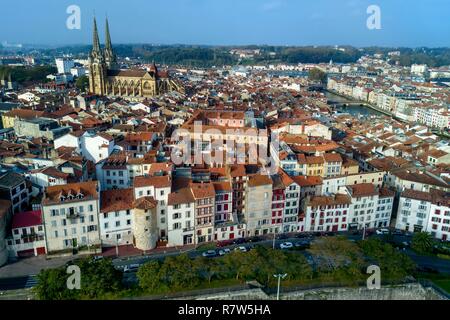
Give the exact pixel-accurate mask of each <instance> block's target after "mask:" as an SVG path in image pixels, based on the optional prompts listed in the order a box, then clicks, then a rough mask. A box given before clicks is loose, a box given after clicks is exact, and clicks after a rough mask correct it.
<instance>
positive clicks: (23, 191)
mask: <svg viewBox="0 0 450 320" xmlns="http://www.w3.org/2000/svg"><path fill="white" fill-rule="evenodd" d="M0 199H4V200H9V201H11V203H12V212H13V213H17V212H22V211H25V210H27V209H28V205H29V202H30V192H29V190H28V186H27V181H26V180H25V178H24V177H23V176H22V175H20V174H18V173H15V172H12V171H8V172H6V173H3V174H0Z"/></svg>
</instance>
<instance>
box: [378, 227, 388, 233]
mask: <svg viewBox="0 0 450 320" xmlns="http://www.w3.org/2000/svg"><path fill="white" fill-rule="evenodd" d="M375 232H376V233H377V234H389V229H386V228H383V229H378V230H377V231H375Z"/></svg>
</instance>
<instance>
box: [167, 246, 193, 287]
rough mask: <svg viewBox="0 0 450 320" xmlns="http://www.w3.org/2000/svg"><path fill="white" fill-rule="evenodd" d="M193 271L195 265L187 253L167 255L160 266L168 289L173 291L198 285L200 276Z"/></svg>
mask: <svg viewBox="0 0 450 320" xmlns="http://www.w3.org/2000/svg"><path fill="white" fill-rule="evenodd" d="M195 271H196V270H195V265H194V263H193V261H192V260H191V258H189V257H188V255H187V254H182V255H179V256H175V257H168V258H166V259H165V260H164V263H163V265H162V267H161V274H162V279H163V281H164V282H166V283H167V284H168V287H169V289H171V290H175V291H176V290H179V289H186V288H193V287H195V286H196V285H198V284H199V283H200V276H199V275H198V273H197V272H195Z"/></svg>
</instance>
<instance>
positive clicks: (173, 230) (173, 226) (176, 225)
mask: <svg viewBox="0 0 450 320" xmlns="http://www.w3.org/2000/svg"><path fill="white" fill-rule="evenodd" d="M194 208H195V199H194V196H193V195H192V192H191V189H190V188H183V189H180V190H177V191H176V192H172V193H170V194H169V196H168V201H167V235H168V236H167V240H168V243H167V245H168V246H183V245H190V244H196V236H195V211H194Z"/></svg>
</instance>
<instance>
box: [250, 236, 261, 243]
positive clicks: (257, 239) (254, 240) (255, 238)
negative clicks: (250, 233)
mask: <svg viewBox="0 0 450 320" xmlns="http://www.w3.org/2000/svg"><path fill="white" fill-rule="evenodd" d="M261 240H263V238H262V237H260V236H254V237H251V238H250V239H248V242H258V241H261Z"/></svg>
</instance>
